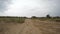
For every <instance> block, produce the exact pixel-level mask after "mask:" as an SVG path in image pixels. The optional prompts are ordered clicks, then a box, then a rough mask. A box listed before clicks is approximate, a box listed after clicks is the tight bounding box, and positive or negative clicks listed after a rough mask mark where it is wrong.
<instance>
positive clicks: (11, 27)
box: [0, 19, 41, 34]
mask: <svg viewBox="0 0 60 34" xmlns="http://www.w3.org/2000/svg"><path fill="white" fill-rule="evenodd" d="M2 28H3V29H2ZM0 30H3V31H1V32H0V34H41V31H40V30H39V29H38V28H37V27H35V26H34V25H33V23H32V20H31V19H26V20H25V23H23V24H3V25H1V28H0Z"/></svg>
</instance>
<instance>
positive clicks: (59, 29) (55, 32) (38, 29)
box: [0, 17, 60, 34]
mask: <svg viewBox="0 0 60 34" xmlns="http://www.w3.org/2000/svg"><path fill="white" fill-rule="evenodd" d="M0 34H60V19H47V18H46V19H35V18H34V19H27V18H25V17H24V18H22V17H9V18H7V17H3V18H2V17H0Z"/></svg>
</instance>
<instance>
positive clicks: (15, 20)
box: [0, 16, 26, 23]
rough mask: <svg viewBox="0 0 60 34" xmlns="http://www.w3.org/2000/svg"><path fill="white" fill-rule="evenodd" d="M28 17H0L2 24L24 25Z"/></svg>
mask: <svg viewBox="0 0 60 34" xmlns="http://www.w3.org/2000/svg"><path fill="white" fill-rule="evenodd" d="M25 18H26V17H10V16H0V22H4V23H24V21H25Z"/></svg>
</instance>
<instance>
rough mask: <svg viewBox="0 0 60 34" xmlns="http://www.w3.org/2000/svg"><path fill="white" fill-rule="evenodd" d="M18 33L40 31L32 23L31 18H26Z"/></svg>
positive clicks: (30, 33)
mask: <svg viewBox="0 0 60 34" xmlns="http://www.w3.org/2000/svg"><path fill="white" fill-rule="evenodd" d="M20 34H41V31H40V30H39V29H38V28H37V27H35V26H34V25H33V23H32V20H31V19H26V20H25V23H24V27H23V29H22V30H21V32H20Z"/></svg>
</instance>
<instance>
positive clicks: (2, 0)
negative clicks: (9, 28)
mask: <svg viewBox="0 0 60 34" xmlns="http://www.w3.org/2000/svg"><path fill="white" fill-rule="evenodd" d="M10 2H11V0H0V12H4V11H5V10H7V6H8V4H10Z"/></svg>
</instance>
